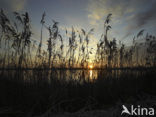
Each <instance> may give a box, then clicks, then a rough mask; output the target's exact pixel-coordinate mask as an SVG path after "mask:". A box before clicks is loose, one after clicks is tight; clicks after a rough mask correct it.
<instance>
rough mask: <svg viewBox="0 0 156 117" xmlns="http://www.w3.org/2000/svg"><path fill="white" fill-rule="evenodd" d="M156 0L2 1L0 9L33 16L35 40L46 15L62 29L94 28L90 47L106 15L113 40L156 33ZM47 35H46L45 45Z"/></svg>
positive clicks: (96, 37) (130, 38)
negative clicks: (142, 32)
mask: <svg viewBox="0 0 156 117" xmlns="http://www.w3.org/2000/svg"><path fill="white" fill-rule="evenodd" d="M155 6H156V0H1V1H0V7H1V8H3V9H4V10H5V12H6V13H7V14H11V12H12V11H18V12H21V13H23V12H25V11H27V12H28V13H29V14H30V17H31V24H32V30H33V33H34V34H33V36H32V37H33V39H35V40H39V39H40V28H41V24H40V20H41V16H42V13H43V12H44V11H45V12H46V18H45V20H46V22H47V24H52V21H51V20H52V19H54V20H56V21H58V22H59V27H60V30H61V31H63V30H64V29H65V28H67V29H70V28H71V27H72V26H74V27H76V28H77V30H79V29H81V28H83V29H85V30H87V31H89V29H91V28H94V29H95V31H94V35H93V36H91V40H92V41H90V42H91V45H90V46H96V45H95V43H96V42H97V41H98V39H99V38H100V36H101V34H102V32H103V22H104V19H105V18H106V16H107V14H109V13H112V14H113V15H112V22H111V25H112V29H111V34H109V37H110V38H113V37H115V38H116V39H117V40H122V41H123V43H130V42H131V41H132V38H133V37H134V35H136V34H137V33H138V32H139V31H140V30H141V29H145V32H149V33H150V34H155V33H156V7H155ZM47 38H48V34H46V33H45V35H44V44H45V45H46V40H47Z"/></svg>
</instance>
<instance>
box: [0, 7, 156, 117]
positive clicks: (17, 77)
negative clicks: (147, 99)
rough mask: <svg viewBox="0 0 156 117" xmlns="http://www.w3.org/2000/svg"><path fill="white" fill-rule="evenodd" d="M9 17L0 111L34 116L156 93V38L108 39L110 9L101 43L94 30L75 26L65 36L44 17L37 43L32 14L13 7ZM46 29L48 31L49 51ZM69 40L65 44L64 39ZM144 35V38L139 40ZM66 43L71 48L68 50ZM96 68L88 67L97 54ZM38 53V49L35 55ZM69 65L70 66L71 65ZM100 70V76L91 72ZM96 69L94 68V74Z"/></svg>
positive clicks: (0, 57)
mask: <svg viewBox="0 0 156 117" xmlns="http://www.w3.org/2000/svg"><path fill="white" fill-rule="evenodd" d="M14 16H15V19H14V20H10V19H9V18H8V17H7V16H6V15H5V13H4V11H3V10H1V11H0V31H1V33H0V34H1V35H0V36H1V37H0V45H1V46H0V47H1V48H0V67H1V69H0V115H2V116H3V117H5V116H16V117H18V116H22V117H23V116H28V117H31V116H34V115H42V114H47V113H52V114H54V113H63V112H75V111H79V110H85V111H87V110H94V109H107V108H108V107H110V106H113V105H114V104H115V103H116V102H118V101H120V102H121V104H122V103H124V102H128V101H129V100H130V102H131V99H132V100H133V99H136V100H140V99H141V97H142V95H144V94H149V95H155V94H156V85H155V84H156V79H155V78H156V69H155V66H156V38H155V36H152V35H149V34H148V33H147V34H146V36H144V35H143V33H144V30H141V31H139V33H138V34H137V35H136V37H134V39H133V40H132V45H131V46H126V45H124V44H123V43H122V42H121V41H118V42H117V40H116V39H115V38H114V39H109V36H108V32H109V30H110V29H111V25H110V23H111V22H110V21H111V16H112V14H109V15H108V16H107V17H106V20H105V21H104V33H103V34H102V35H101V39H100V40H99V42H98V43H97V47H96V48H90V47H89V43H90V35H92V34H93V32H94V29H91V30H90V31H89V32H87V31H85V30H84V29H81V31H77V30H76V29H74V27H72V31H71V33H70V32H69V31H68V30H66V31H65V35H66V36H64V37H62V36H61V34H60V31H59V27H58V24H59V23H58V22H56V21H54V20H53V22H52V26H51V25H47V24H46V22H45V16H46V14H45V13H44V14H43V15H42V19H41V38H40V42H39V44H38V45H36V42H35V41H34V40H32V39H31V36H32V34H33V32H32V31H31V25H30V18H29V14H28V13H27V12H26V13H24V14H20V13H17V12H14ZM43 30H47V31H48V32H49V38H48V39H47V51H45V50H44V49H43V47H42V45H43V34H42V33H43ZM65 39H68V41H69V42H68V44H67V45H65V42H64V40H65ZM140 40H141V41H140ZM65 46H67V49H65ZM93 50H96V53H95V57H94V60H93V63H92V64H93V66H94V70H89V69H88V65H89V60H90V55H91V54H94V53H93ZM33 53H35V54H33ZM69 68H70V69H69ZM95 71H96V76H92V75H91V74H94V72H95ZM90 72H92V73H90Z"/></svg>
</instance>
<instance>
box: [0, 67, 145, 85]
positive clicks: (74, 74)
mask: <svg viewBox="0 0 156 117" xmlns="http://www.w3.org/2000/svg"><path fill="white" fill-rule="evenodd" d="M146 72H147V71H142V70H109V71H108V70H75V69H74V70H21V71H17V70H5V71H3V73H2V71H0V74H3V75H4V74H5V77H6V78H8V79H13V80H18V81H20V80H21V81H24V82H31V83H36V82H38V81H43V82H49V83H50V82H52V80H54V79H55V80H56V79H57V80H61V81H75V82H79V83H83V82H95V81H96V80H97V79H98V78H120V76H121V75H124V76H125V77H126V76H135V77H138V76H139V75H143V74H145V73H146Z"/></svg>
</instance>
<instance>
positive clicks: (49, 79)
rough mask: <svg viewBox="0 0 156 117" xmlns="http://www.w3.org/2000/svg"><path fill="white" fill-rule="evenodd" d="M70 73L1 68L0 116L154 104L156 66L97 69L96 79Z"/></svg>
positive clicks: (50, 115) (95, 115) (88, 115)
mask: <svg viewBox="0 0 156 117" xmlns="http://www.w3.org/2000/svg"><path fill="white" fill-rule="evenodd" d="M72 73H76V71H72V72H69V71H68V72H67V71H66V70H59V71H50V72H49V71H47V70H31V72H30V71H27V70H14V71H11V70H10V71H9V70H5V71H2V70H1V72H0V76H1V77H0V117H118V116H119V117H120V116H121V111H122V105H126V106H127V107H129V106H130V105H136V106H137V105H140V106H142V107H153V108H156V69H149V70H148V69H144V70H136V69H135V70H133V69H131V70H98V72H96V73H97V75H96V78H95V79H90V78H89V76H88V75H86V74H87V73H88V71H87V70H85V71H83V70H82V71H81V72H78V73H77V74H78V75H75V74H72ZM93 73H94V72H93ZM58 76H59V77H58ZM67 77H68V78H67ZM74 77H76V78H77V79H74Z"/></svg>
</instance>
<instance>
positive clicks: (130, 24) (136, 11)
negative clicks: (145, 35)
mask: <svg viewBox="0 0 156 117" xmlns="http://www.w3.org/2000/svg"><path fill="white" fill-rule="evenodd" d="M155 6H156V1H154V0H129V1H128V0H89V3H88V7H87V11H88V20H89V22H90V25H93V26H97V28H99V27H101V24H103V21H104V19H105V17H106V16H107V14H109V13H112V14H113V15H112V25H113V30H114V32H116V31H119V30H120V33H122V35H123V36H122V37H123V38H127V37H129V36H130V35H132V34H133V33H134V32H135V31H136V30H140V29H142V28H143V27H144V26H149V24H151V23H152V25H153V26H155V25H156V23H154V24H153V22H152V21H154V20H156V14H155V12H156V7H155Z"/></svg>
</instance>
